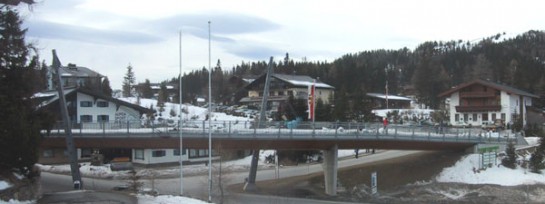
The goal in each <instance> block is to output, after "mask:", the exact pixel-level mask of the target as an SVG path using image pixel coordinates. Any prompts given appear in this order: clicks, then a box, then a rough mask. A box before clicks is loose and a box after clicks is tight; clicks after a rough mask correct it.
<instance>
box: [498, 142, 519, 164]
mask: <svg viewBox="0 0 545 204" xmlns="http://www.w3.org/2000/svg"><path fill="white" fill-rule="evenodd" d="M505 154H506V157H505V158H503V159H502V160H501V164H502V165H503V166H505V167H507V168H511V169H515V168H516V167H517V154H516V152H515V143H514V142H512V141H510V142H509V143H508V144H507V148H506V149H505Z"/></svg>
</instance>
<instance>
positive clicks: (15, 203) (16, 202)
mask: <svg viewBox="0 0 545 204" xmlns="http://www.w3.org/2000/svg"><path fill="white" fill-rule="evenodd" d="M8 203H9V204H34V203H36V201H33V200H27V201H19V200H13V199H10V200H9V201H3V200H0V204H8Z"/></svg>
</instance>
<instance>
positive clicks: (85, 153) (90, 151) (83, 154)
mask: <svg viewBox="0 0 545 204" xmlns="http://www.w3.org/2000/svg"><path fill="white" fill-rule="evenodd" d="M92 154H93V149H91V148H83V149H81V158H89V157H91V155H92Z"/></svg>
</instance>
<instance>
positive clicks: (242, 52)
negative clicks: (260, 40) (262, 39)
mask: <svg viewBox="0 0 545 204" xmlns="http://www.w3.org/2000/svg"><path fill="white" fill-rule="evenodd" d="M227 51H228V52H229V53H233V54H235V55H237V56H239V57H243V58H249V59H253V60H267V59H268V58H269V57H271V56H279V55H283V54H285V53H286V51H283V50H280V49H274V48H270V47H263V46H245V47H240V46H239V47H237V46H231V47H229V48H227Z"/></svg>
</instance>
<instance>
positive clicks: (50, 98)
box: [34, 87, 152, 114]
mask: <svg viewBox="0 0 545 204" xmlns="http://www.w3.org/2000/svg"><path fill="white" fill-rule="evenodd" d="M77 92H80V93H83V94H87V95H90V96H93V97H96V98H99V99H103V100H106V101H110V102H112V103H115V104H117V105H122V106H126V107H129V108H133V109H135V110H137V111H138V112H140V113H141V114H142V113H148V112H152V110H151V109H149V108H145V107H142V106H139V105H136V104H133V103H129V102H126V101H122V100H119V99H116V98H113V97H111V96H107V95H104V94H102V93H98V92H95V91H91V90H89V89H85V88H82V87H79V88H66V89H64V95H65V96H67V95H70V94H75V93H77ZM58 96H59V94H58V92H57V91H47V92H41V93H36V94H34V98H36V99H38V100H39V98H45V100H41V101H43V102H42V103H41V104H40V105H39V106H38V108H42V107H45V106H48V105H49V104H52V103H53V102H56V101H58V100H59V97H58Z"/></svg>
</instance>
